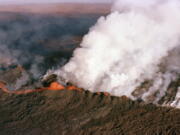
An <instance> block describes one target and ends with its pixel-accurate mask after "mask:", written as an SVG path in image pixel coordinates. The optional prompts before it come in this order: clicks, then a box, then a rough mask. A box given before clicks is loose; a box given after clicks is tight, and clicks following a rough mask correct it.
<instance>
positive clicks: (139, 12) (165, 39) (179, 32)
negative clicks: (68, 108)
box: [53, 0, 180, 106]
mask: <svg viewBox="0 0 180 135" xmlns="http://www.w3.org/2000/svg"><path fill="white" fill-rule="evenodd" d="M179 13H180V2H179V1H178V0H151V1H150V2H147V1H144V0H136V1H133V0H126V1H125V0H117V1H116V2H115V4H114V6H113V9H112V13H111V14H110V15H108V16H107V17H101V18H100V19H99V20H98V21H97V23H96V25H95V26H93V27H92V28H91V29H90V31H89V33H88V34H87V35H85V36H84V38H83V41H82V43H81V44H80V48H77V49H76V50H75V51H74V54H73V57H72V58H71V59H70V61H69V62H68V63H67V64H66V65H65V66H63V67H62V68H61V69H58V70H56V71H53V72H54V73H55V74H57V75H59V76H60V77H62V78H64V79H65V80H67V81H70V82H72V83H74V84H75V85H77V86H79V87H82V88H84V89H88V90H90V91H92V92H97V91H104V92H109V93H111V94H112V95H115V96H123V95H125V96H128V97H130V98H131V99H137V98H141V99H142V100H144V101H151V100H150V97H151V96H152V95H154V96H155V98H154V99H153V101H151V102H153V103H158V101H159V100H160V99H161V98H162V97H163V96H164V95H165V92H166V91H167V88H168V86H169V84H170V83H171V82H172V81H174V80H175V79H177V78H178V75H177V74H178V73H179V71H180V70H179V69H180V66H179V65H178V64H176V65H175V66H173V64H174V63H178V62H177V61H178V56H179V54H178V53H177V55H175V56H172V57H171V58H169V60H168V58H167V61H165V59H166V57H169V53H170V52H171V51H173V49H175V48H179V38H180V14H179ZM175 50H176V49H175ZM172 59H173V60H174V62H173V61H172ZM163 60H164V63H163ZM169 62H171V66H169V64H170V63H169ZM161 69H162V71H161ZM146 80H149V81H151V86H150V87H149V88H147V89H145V92H141V94H139V95H138V96H134V95H133V92H134V91H135V89H136V88H137V87H139V86H140V85H141V84H142V83H143V82H145V81H146ZM176 97H178V95H177V96H176ZM176 104H177V106H178V104H180V103H176ZM173 105H174V104H173Z"/></svg>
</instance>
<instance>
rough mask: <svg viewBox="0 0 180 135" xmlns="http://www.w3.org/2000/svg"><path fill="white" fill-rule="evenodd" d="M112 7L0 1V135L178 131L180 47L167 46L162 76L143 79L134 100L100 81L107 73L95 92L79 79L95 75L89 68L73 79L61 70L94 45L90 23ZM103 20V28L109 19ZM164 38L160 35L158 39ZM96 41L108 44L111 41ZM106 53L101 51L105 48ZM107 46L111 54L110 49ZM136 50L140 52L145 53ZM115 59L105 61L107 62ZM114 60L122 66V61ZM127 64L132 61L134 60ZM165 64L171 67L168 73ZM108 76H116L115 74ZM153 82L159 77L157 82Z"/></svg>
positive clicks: (161, 134) (174, 134)
mask: <svg viewBox="0 0 180 135" xmlns="http://www.w3.org/2000/svg"><path fill="white" fill-rule="evenodd" d="M124 7H126V6H124ZM115 8H117V7H115ZM110 9H111V5H109V4H73V3H71V4H50V5H48V4H38V5H6V6H0V135H41V134H42V135H101V134H102V135H179V134H180V110H179V109H178V104H179V103H180V100H179V98H180V97H179V95H178V92H180V87H179V86H180V76H179V72H178V71H179V63H178V62H177V61H178V60H177V59H178V56H179V52H180V51H179V50H180V49H179V48H178V47H177V48H175V49H174V50H171V51H170V52H168V57H165V58H164V59H163V60H162V63H160V64H159V65H160V71H161V72H158V71H157V73H158V74H157V76H153V77H154V78H153V77H152V78H150V79H149V80H143V81H142V82H141V84H140V85H138V86H137V87H136V89H135V90H134V91H133V92H132V93H131V94H132V96H133V97H135V98H134V99H133V98H129V97H128V96H127V95H123V96H116V94H114V93H115V92H114V93H113V90H112V91H111V89H110V88H111V87H104V86H103V87H99V86H100V84H101V83H102V82H105V84H106V82H107V83H110V82H111V80H110V81H109V78H108V79H107V80H105V81H104V80H103V81H101V80H100V81H99V80H98V79H97V80H96V82H95V84H97V85H96V86H97V87H94V89H95V90H94V89H93V90H94V91H93V90H92V89H91V88H90V89H86V88H84V87H81V85H78V84H79V83H77V82H76V81H77V80H78V81H79V80H80V82H85V83H86V82H87V83H86V84H89V81H90V79H89V78H88V77H89V76H91V75H92V76H93V75H94V74H90V73H89V74H88V77H84V76H82V72H80V71H81V70H78V72H73V73H74V74H75V75H76V73H78V75H77V78H75V79H74V77H76V76H75V75H74V74H72V73H70V72H68V70H69V68H64V69H66V70H65V71H66V73H67V74H68V73H70V74H68V77H70V79H69V80H68V79H67V78H68V77H67V76H66V74H63V72H59V70H57V69H61V68H63V66H64V65H66V64H67V63H68V62H69V61H71V60H73V57H74V56H75V53H76V54H78V53H79V52H81V50H80V51H78V50H76V49H77V48H80V49H82V50H83V51H84V50H85V51H86V50H87V49H89V48H91V47H90V46H86V47H82V43H81V42H82V41H84V40H85V41H89V40H88V35H86V34H87V33H88V31H92V30H93V29H95V28H92V26H94V25H95V24H96V22H97V20H98V18H99V17H101V16H107V15H108V14H109V13H110V11H111V10H110ZM119 12H123V10H122V11H119ZM116 15H117V16H118V13H117V12H116V13H114V14H113V15H112V16H110V19H111V18H114V17H115V16H116ZM138 17H139V16H138ZM152 18H153V17H152ZM115 19H118V18H116V17H115ZM104 20H106V19H104V18H101V19H100V20H99V21H98V24H101V23H102V22H104ZM157 20H158V19H157ZM107 24H108V23H107ZM110 24H111V23H110ZM115 24H116V23H115ZM125 24H127V23H125ZM99 26H101V25H99ZM103 26H106V23H104V25H103ZM96 28H98V30H99V29H100V30H104V29H103V28H107V27H96ZM157 28H158V27H157ZM89 29H90V30H89ZM109 29H110V27H109ZM152 30H153V29H152ZM160 30H161V29H160ZM113 31H116V29H114V30H113ZM105 32H106V31H104V32H103V34H105ZM165 32H166V31H165ZM97 33H98V32H97ZM97 33H96V32H94V34H97ZM172 33H173V32H172ZM98 34H99V33H98ZM111 34H112V33H111ZM84 35H86V36H85V37H84ZM92 35H93V34H92ZM135 35H136V34H135ZM167 35H168V34H167ZM170 35H171V34H170ZM168 36H169V35H168ZM168 36H167V37H168ZM83 37H84V38H83ZM93 37H94V38H93V39H96V37H101V35H100V36H99V35H98V36H93ZM108 37H111V35H108ZM126 38H129V37H128V36H127V37H126ZM130 38H131V39H133V37H130ZM102 39H105V38H102ZM114 39H115V38H114ZM161 40H162V39H161V38H160V39H159V41H161ZM85 41H84V42H85ZM91 41H92V40H91ZM91 41H90V42H91ZM95 41H98V40H93V42H94V43H96V42H95ZM117 41H118V40H117ZM134 41H136V40H135V39H134ZM167 41H168V40H167ZM84 42H83V43H84ZM98 42H99V43H101V42H102V43H109V40H100V41H98ZM88 43H89V42H88ZM94 45H95V46H96V44H94ZM100 48H103V47H100ZM100 48H98V49H92V50H94V51H95V52H96V51H97V50H98V51H97V52H96V53H92V54H93V55H96V54H98V53H99V52H100V51H99V50H100ZM124 48H125V47H124ZM156 49H157V50H158V49H159V48H156ZM105 50H106V49H104V51H105ZM115 50H116V49H115ZM104 51H103V53H102V54H106V53H105V52H104ZM108 51H109V52H111V51H112V50H111V48H110V49H108ZM124 51H125V52H126V53H129V52H133V49H132V50H130V51H129V50H126V49H124ZM73 52H75V53H73ZM87 52H88V51H87ZM135 52H136V53H137V54H138V52H140V51H139V50H135ZM147 52H148V50H147ZM160 53H161V51H160V52H159V54H160ZM107 54H108V53H107ZM112 54H114V52H113V53H112ZM118 54H119V53H118ZM129 54H131V53H129ZM147 54H148V53H147ZM86 55H88V53H85V54H84V55H82V56H80V57H78V58H80V60H82V61H81V62H82V64H81V65H79V67H83V68H84V67H85V69H88V68H89V67H88V64H89V63H88V62H87V63H86V61H85V62H84V59H81V58H83V57H84V56H86ZM129 56H130V55H129ZM137 56H138V55H137ZM157 57H158V55H157ZM110 58H111V57H109V58H108V59H104V61H106V63H108V62H109V60H110ZM123 58H128V60H129V59H131V57H123ZM92 59H94V60H97V59H96V58H92ZM88 60H89V59H88ZM123 60H124V59H123ZM140 60H142V61H143V59H139V61H140ZM125 61H126V60H125ZM154 61H155V60H154ZM83 62H84V63H83ZM145 62H146V61H144V63H145ZM174 63H176V64H175V66H174V65H173V64H174ZM128 64H129V63H128ZM153 64H154V63H153ZM70 65H71V64H70ZM72 65H73V64H72ZM115 65H118V66H119V64H118V63H117V62H116V64H115ZM130 65H131V67H133V66H134V65H132V63H130ZM167 65H169V66H167ZM96 66H99V67H100V66H102V65H98V64H96ZM67 67H68V66H67ZM72 67H73V66H72ZM139 67H140V65H139ZM172 67H173V68H172ZM83 68H82V69H83ZM148 68H149V67H148ZM72 69H73V68H72ZM97 69H100V68H97ZM112 69H113V70H112V72H113V71H118V69H119V67H118V68H115V66H114V67H112ZM123 69H126V68H123ZM127 69H128V68H127ZM142 69H144V68H142ZM166 69H172V70H171V71H169V70H168V71H169V72H166ZM70 70H71V69H70ZM132 70H133V69H132ZM57 71H58V72H57ZM73 71H74V70H73ZM84 71H88V70H84ZM90 71H93V70H92V69H91V70H90ZM94 71H96V69H94ZM99 71H101V70H99ZM149 72H150V71H149ZM61 73H62V74H61ZM79 73H80V74H79ZM110 73H111V72H109V73H108V74H103V77H102V78H106V77H107V76H109V74H110ZM132 73H134V72H132ZM63 75H64V76H65V77H64V76H63ZM172 75H173V76H172ZM63 77H64V78H63ZM66 77H67V78H66ZM82 77H83V78H82ZM111 77H112V78H113V77H115V78H116V77H117V76H116V75H114V74H113V75H112V76H110V78H111ZM155 77H156V78H155ZM143 79H144V78H143ZM71 80H72V81H71ZM139 80H140V79H139ZM137 81H138V80H137ZM124 82H125V81H124ZM153 82H157V83H154V85H153ZM163 82H165V83H163ZM164 84H167V85H164ZM82 86H84V85H82ZM106 86H107V85H106ZM99 88H101V89H99ZM102 88H105V89H102ZM108 88H109V89H108ZM153 88H156V89H155V90H154V89H153ZM166 88H167V89H166ZM147 89H150V93H151V94H149V95H148V94H147V95H145V96H144V98H142V95H143V94H144V93H145V94H146V92H147ZM165 89H166V90H165ZM161 90H162V93H161ZM109 91H110V93H109ZM114 91H115V90H114ZM125 91H126V90H125ZM159 91H160V92H159ZM113 94H114V95H113ZM157 97H160V98H158V99H157ZM144 99H145V100H144Z"/></svg>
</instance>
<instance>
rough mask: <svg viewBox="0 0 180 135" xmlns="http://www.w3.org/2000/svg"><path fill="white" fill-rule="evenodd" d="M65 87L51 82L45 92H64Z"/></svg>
mask: <svg viewBox="0 0 180 135" xmlns="http://www.w3.org/2000/svg"><path fill="white" fill-rule="evenodd" d="M64 89H66V87H64V86H63V85H61V84H59V83H58V82H52V83H51V84H50V86H49V87H48V88H47V90H64Z"/></svg>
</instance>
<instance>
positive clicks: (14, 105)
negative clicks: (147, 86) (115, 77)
mask: <svg viewBox="0 0 180 135" xmlns="http://www.w3.org/2000/svg"><path fill="white" fill-rule="evenodd" d="M0 108H1V109H0V116H1V119H0V134H1V135H40V134H43V135H61V134H63V135H75V134H76V135H85V134H86V135H91V134H93V135H100V134H102V135H111V134H112V135H145V134H146V135H155V134H156V135H179V134H180V123H179V122H180V110H178V109H173V108H165V107H164V108H163V107H156V106H155V105H152V104H146V105H145V104H143V103H141V102H140V101H139V102H138V101H136V102H134V101H131V100H129V99H127V98H126V97H121V98H119V97H112V96H104V95H103V94H102V95H98V94H93V93H90V92H88V91H83V92H76V91H66V90H65V91H44V92H39V93H31V94H27V95H8V94H5V93H2V92H0Z"/></svg>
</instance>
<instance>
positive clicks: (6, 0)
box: [0, 0, 113, 4]
mask: <svg viewBox="0 0 180 135" xmlns="http://www.w3.org/2000/svg"><path fill="white" fill-rule="evenodd" d="M111 1H113V0H0V4H28V3H56V2H83V3H87V2H91V3H94V2H96V3H97V2H98V3H101V2H111Z"/></svg>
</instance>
